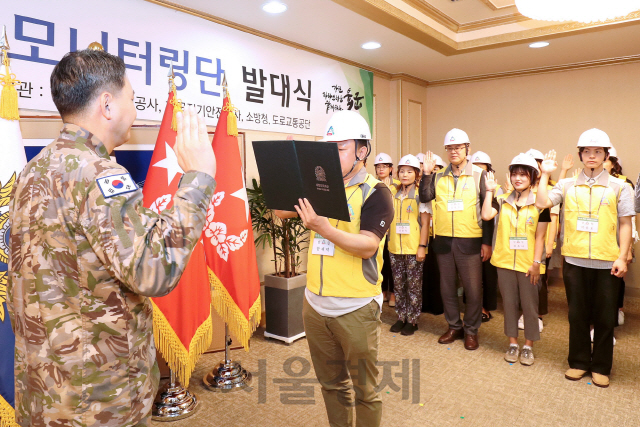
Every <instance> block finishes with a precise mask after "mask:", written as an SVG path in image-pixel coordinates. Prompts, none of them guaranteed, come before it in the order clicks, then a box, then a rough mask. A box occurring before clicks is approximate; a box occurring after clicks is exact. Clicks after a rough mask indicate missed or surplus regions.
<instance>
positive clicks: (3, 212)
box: [0, 118, 27, 427]
mask: <svg viewBox="0 0 640 427" xmlns="http://www.w3.org/2000/svg"><path fill="white" fill-rule="evenodd" d="M26 163H27V158H26V155H25V151H24V146H23V144H22V134H21V133H20V123H19V122H18V121H17V120H5V119H3V118H0V426H2V427H5V426H14V425H16V424H15V422H14V419H15V411H14V404H15V402H14V392H15V386H14V380H13V357H14V349H15V336H14V335H13V329H12V327H11V319H9V311H8V308H7V304H8V300H7V278H8V276H7V267H8V265H7V264H8V261H9V234H10V233H9V205H10V203H9V202H10V198H11V189H12V187H13V184H14V182H15V180H16V178H17V176H18V174H19V173H20V172H21V171H22V168H23V167H24V166H25V164H26Z"/></svg>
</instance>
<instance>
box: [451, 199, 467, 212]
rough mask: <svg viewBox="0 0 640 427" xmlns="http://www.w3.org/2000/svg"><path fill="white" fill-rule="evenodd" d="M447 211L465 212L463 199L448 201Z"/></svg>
mask: <svg viewBox="0 0 640 427" xmlns="http://www.w3.org/2000/svg"><path fill="white" fill-rule="evenodd" d="M447 210H448V211H449V212H456V211H461V210H464V201H463V200H462V199H449V200H447Z"/></svg>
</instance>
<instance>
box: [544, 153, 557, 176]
mask: <svg viewBox="0 0 640 427" xmlns="http://www.w3.org/2000/svg"><path fill="white" fill-rule="evenodd" d="M557 168H558V162H556V150H551V151H549V152H548V153H547V154H545V155H544V161H543V162H542V165H541V166H540V171H541V172H542V173H546V174H548V175H551V173H553V171H555V170H556V169H557Z"/></svg>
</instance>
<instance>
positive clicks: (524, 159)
mask: <svg viewBox="0 0 640 427" xmlns="http://www.w3.org/2000/svg"><path fill="white" fill-rule="evenodd" d="M515 165H522V166H530V167H532V168H533V169H535V170H536V172H538V173H540V169H538V162H536V159H534V158H533V157H532V156H531V155H530V154H529V153H520V154H518V155H517V156H515V157H514V158H513V160H511V163H509V166H515Z"/></svg>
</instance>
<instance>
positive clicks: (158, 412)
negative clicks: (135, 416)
mask: <svg viewBox="0 0 640 427" xmlns="http://www.w3.org/2000/svg"><path fill="white" fill-rule="evenodd" d="M198 403H199V402H198V399H197V398H196V395H195V394H192V393H191V392H190V391H189V390H187V389H186V388H184V387H183V386H182V384H180V383H179V382H178V380H176V374H175V372H173V371H171V378H170V380H169V382H168V383H166V384H165V385H164V386H163V387H161V388H160V390H159V392H158V395H157V396H156V399H155V400H154V402H153V409H152V411H151V419H152V420H153V421H177V420H181V419H184V418H187V417H190V416H191V415H193V414H195V413H196V411H197V409H198Z"/></svg>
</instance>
